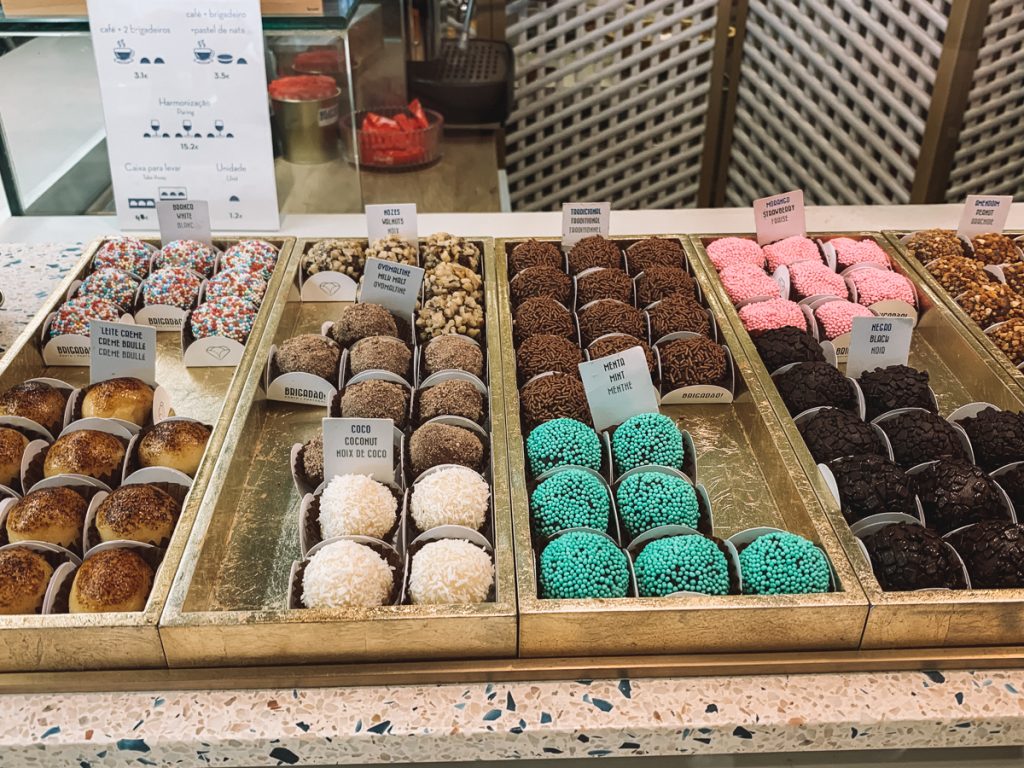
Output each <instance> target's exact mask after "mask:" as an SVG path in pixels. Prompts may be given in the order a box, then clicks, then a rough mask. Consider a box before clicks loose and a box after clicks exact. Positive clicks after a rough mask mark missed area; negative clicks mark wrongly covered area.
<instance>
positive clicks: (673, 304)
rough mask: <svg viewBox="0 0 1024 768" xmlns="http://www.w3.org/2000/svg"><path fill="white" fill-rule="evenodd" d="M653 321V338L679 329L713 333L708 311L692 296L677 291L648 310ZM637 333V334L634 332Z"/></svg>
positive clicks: (706, 333) (658, 337)
mask: <svg viewBox="0 0 1024 768" xmlns="http://www.w3.org/2000/svg"><path fill="white" fill-rule="evenodd" d="M647 316H648V317H649V318H650V321H651V339H652V340H653V341H655V342H656V341H657V340H658V339H660V338H661V337H662V336H665V335H667V334H670V333H676V332H678V331H690V332H691V333H699V334H702V335H703V336H709V335H710V334H711V322H710V320H708V313H707V311H706V310H705V309H704V307H702V306H701V305H700V304H698V303H697V300H696V299H694V298H693V297H692V296H687V295H686V294H682V293H677V294H674V295H672V296H669V297H668V298H667V299H662V300H661V301H659V302H658V303H657V304H654V305H652V306H651V307H650V308H649V309H648V310H647ZM634 335H635V334H634Z"/></svg>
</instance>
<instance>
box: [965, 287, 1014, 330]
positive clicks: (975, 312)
mask: <svg viewBox="0 0 1024 768" xmlns="http://www.w3.org/2000/svg"><path fill="white" fill-rule="evenodd" d="M956 303H957V304H959V305H960V306H961V307H962V308H963V310H964V312H966V313H967V314H968V316H969V317H970V318H971V319H972V320H973V321H974V322H976V323H977V324H978V325H980V326H981V327H982V328H988V327H989V326H990V325H995V324H996V323H1002V322H1005V321H1007V320H1009V319H1010V318H1013V317H1022V318H1024V296H1020V295H1019V294H1017V293H1015V292H1014V290H1013V289H1012V288H1010V286H1008V285H1006V284H1004V283H981V284H978V285H972V286H970V287H968V288H967V290H966V291H964V292H963V293H962V294H960V295H959V296H957V297H956Z"/></svg>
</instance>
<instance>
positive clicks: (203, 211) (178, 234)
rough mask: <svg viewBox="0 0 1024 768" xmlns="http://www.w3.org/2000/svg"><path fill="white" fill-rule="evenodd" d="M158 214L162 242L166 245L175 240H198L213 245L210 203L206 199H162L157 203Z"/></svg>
mask: <svg viewBox="0 0 1024 768" xmlns="http://www.w3.org/2000/svg"><path fill="white" fill-rule="evenodd" d="M156 215H157V218H158V219H159V220H160V242H162V243H163V244H164V245H167V244H168V243H170V242H172V241H174V240H198V241H199V242H200V243H206V244H207V245H213V233H212V230H211V228H210V204H209V203H208V202H206V201H205V200H181V201H178V202H172V201H169V200H161V201H160V202H159V203H157V204H156Z"/></svg>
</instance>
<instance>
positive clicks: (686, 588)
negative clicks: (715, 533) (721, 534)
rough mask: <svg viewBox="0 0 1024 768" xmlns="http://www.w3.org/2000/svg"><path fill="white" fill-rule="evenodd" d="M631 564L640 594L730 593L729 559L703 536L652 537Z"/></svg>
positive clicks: (712, 542)
mask: <svg viewBox="0 0 1024 768" xmlns="http://www.w3.org/2000/svg"><path fill="white" fill-rule="evenodd" d="M634 568H635V570H636V582H637V588H638V589H639V590H640V596H641V597H664V596H665V595H671V594H673V593H675V592H700V593H702V594H705V595H727V594H729V587H730V585H731V580H730V578H729V563H728V561H727V560H726V559H725V555H724V554H722V550H721V549H720V548H719V546H718V544H717V543H715V542H714V541H712V540H711V539H708V538H705V537H704V536H697V535H694V534H690V535H687V536H666V537H665V538H662V539H655V540H654V541H652V542H650V543H648V544H647V545H645V546H644V548H643V549H642V550H640V554H638V555H637V556H636V563H635V565H634Z"/></svg>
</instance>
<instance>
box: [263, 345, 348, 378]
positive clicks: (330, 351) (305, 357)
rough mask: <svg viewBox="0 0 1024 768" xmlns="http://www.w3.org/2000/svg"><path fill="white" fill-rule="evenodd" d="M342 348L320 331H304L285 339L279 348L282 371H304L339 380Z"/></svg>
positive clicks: (278, 358) (278, 357) (278, 353)
mask: <svg viewBox="0 0 1024 768" xmlns="http://www.w3.org/2000/svg"><path fill="white" fill-rule="evenodd" d="M340 360H341V349H340V348H339V347H338V344H337V342H335V341H334V340H333V339H329V338H327V337H326V336H321V335H320V334H318V333H303V334H301V335H299V336H294V337H292V338H290V339H287V340H285V341H284V342H283V343H282V344H281V346H280V347H278V349H277V365H278V367H279V368H280V369H281V373H293V372H300V371H301V372H303V373H309V374H312V375H313V376H319V377H320V378H321V379H326V380H327V381H334V382H335V384H337V382H336V381H335V379H337V378H338V362H339V361H340Z"/></svg>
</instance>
